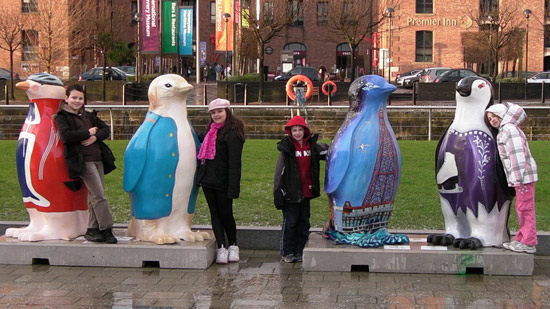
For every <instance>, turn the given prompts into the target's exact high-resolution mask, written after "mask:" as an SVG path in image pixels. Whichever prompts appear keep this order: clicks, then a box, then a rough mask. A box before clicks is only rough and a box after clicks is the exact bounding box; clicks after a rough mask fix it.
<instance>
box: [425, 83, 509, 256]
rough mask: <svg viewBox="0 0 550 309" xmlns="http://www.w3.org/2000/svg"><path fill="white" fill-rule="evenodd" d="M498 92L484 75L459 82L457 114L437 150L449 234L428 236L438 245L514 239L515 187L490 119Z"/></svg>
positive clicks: (438, 178) (475, 245)
mask: <svg viewBox="0 0 550 309" xmlns="http://www.w3.org/2000/svg"><path fill="white" fill-rule="evenodd" d="M492 93H493V91H492V87H491V84H490V83H489V82H488V81H487V80H485V79H483V78H481V77H478V76H470V77H466V78H464V79H462V80H460V81H459V82H458V84H457V87H456V111H455V117H454V119H453V122H452V123H451V124H450V126H449V128H448V129H447V131H446V132H445V133H444V134H443V136H442V137H441V139H440V140H439V144H438V145H437V148H436V153H435V156H436V181H437V186H438V190H439V196H440V201H441V210H442V212H443V217H444V219H445V234H438V235H430V236H428V242H429V243H431V244H433V245H443V246H449V245H453V246H454V247H456V248H460V249H478V248H480V247H488V246H501V245H502V243H503V242H505V241H508V239H509V232H508V228H507V222H508V214H509V208H510V203H511V197H512V194H513V193H512V192H511V191H510V189H508V187H507V184H506V178H505V175H504V170H503V169H502V164H501V163H500V158H499V156H498V152H497V145H496V142H495V138H494V136H496V133H495V132H493V131H492V129H491V128H490V126H489V125H488V124H487V122H486V121H485V109H487V107H489V106H490V105H492V104H493V97H492Z"/></svg>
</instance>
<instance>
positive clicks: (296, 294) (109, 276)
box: [0, 250, 550, 309]
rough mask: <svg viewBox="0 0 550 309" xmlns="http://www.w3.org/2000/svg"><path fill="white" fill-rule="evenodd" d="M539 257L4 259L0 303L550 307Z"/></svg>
mask: <svg viewBox="0 0 550 309" xmlns="http://www.w3.org/2000/svg"><path fill="white" fill-rule="evenodd" d="M535 261H536V266H535V271H534V275H533V276H530V277H514V276H484V275H479V274H470V275H433V274H431V275H417V274H381V273H368V272H351V273H347V272H344V273H341V272H305V271H302V270H301V265H300V264H299V263H297V264H286V263H283V262H281V261H280V257H279V255H278V252H276V251H264V250H242V252H241V262H240V263H233V264H228V265H212V266H211V267H210V268H209V269H207V270H182V269H159V268H154V267H149V268H148V267H144V268H99V267H54V266H48V265H32V266H29V265H24V266H21V265H0V308H20V307H27V306H36V307H40V308H56V309H59V308H504V307H506V308H538V307H539V308H548V307H549V306H550V258H548V257H538V256H537V257H536V259H535Z"/></svg>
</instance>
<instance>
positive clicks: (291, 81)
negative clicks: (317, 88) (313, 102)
mask: <svg viewBox="0 0 550 309" xmlns="http://www.w3.org/2000/svg"><path fill="white" fill-rule="evenodd" d="M297 81H301V82H303V83H305V84H306V87H307V89H306V94H305V96H306V99H309V97H311V94H312V93H313V83H312V82H311V79H309V78H308V77H307V76H305V75H294V76H292V77H291V78H290V79H289V80H288V82H286V95H288V97H289V98H290V99H292V101H294V100H295V99H296V96H295V95H294V90H293V89H292V85H293V84H294V83H295V82H297Z"/></svg>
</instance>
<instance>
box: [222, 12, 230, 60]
mask: <svg viewBox="0 0 550 309" xmlns="http://www.w3.org/2000/svg"><path fill="white" fill-rule="evenodd" d="M223 18H224V20H225V67H226V68H227V64H228V63H229V47H228V43H229V35H228V34H229V33H228V32H227V31H228V29H227V25H228V23H229V19H230V18H231V14H229V13H224V14H223Z"/></svg>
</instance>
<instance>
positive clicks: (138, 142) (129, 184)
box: [123, 113, 158, 192]
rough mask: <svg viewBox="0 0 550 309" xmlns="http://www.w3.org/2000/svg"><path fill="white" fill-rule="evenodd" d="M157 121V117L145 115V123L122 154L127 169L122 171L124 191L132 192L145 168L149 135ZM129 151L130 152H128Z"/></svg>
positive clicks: (149, 114)
mask: <svg viewBox="0 0 550 309" xmlns="http://www.w3.org/2000/svg"><path fill="white" fill-rule="evenodd" d="M156 120H158V117H157V115H154V114H151V113H147V118H146V121H144V122H143V124H142V125H141V126H140V127H139V128H138V130H137V131H136V133H135V135H134V136H136V138H132V139H131V140H130V142H129V143H128V146H127V148H126V149H127V151H126V152H125V153H124V162H125V164H127V166H128V167H131V168H125V169H124V176H123V188H124V191H126V192H130V191H133V190H134V188H135V186H136V185H137V183H138V180H139V179H140V177H141V174H142V173H143V169H144V168H145V162H146V161H147V147H148V145H149V135H150V134H151V131H152V129H153V127H154V125H155V122H156ZM130 149H131V152H130V151H128V150H130Z"/></svg>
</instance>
